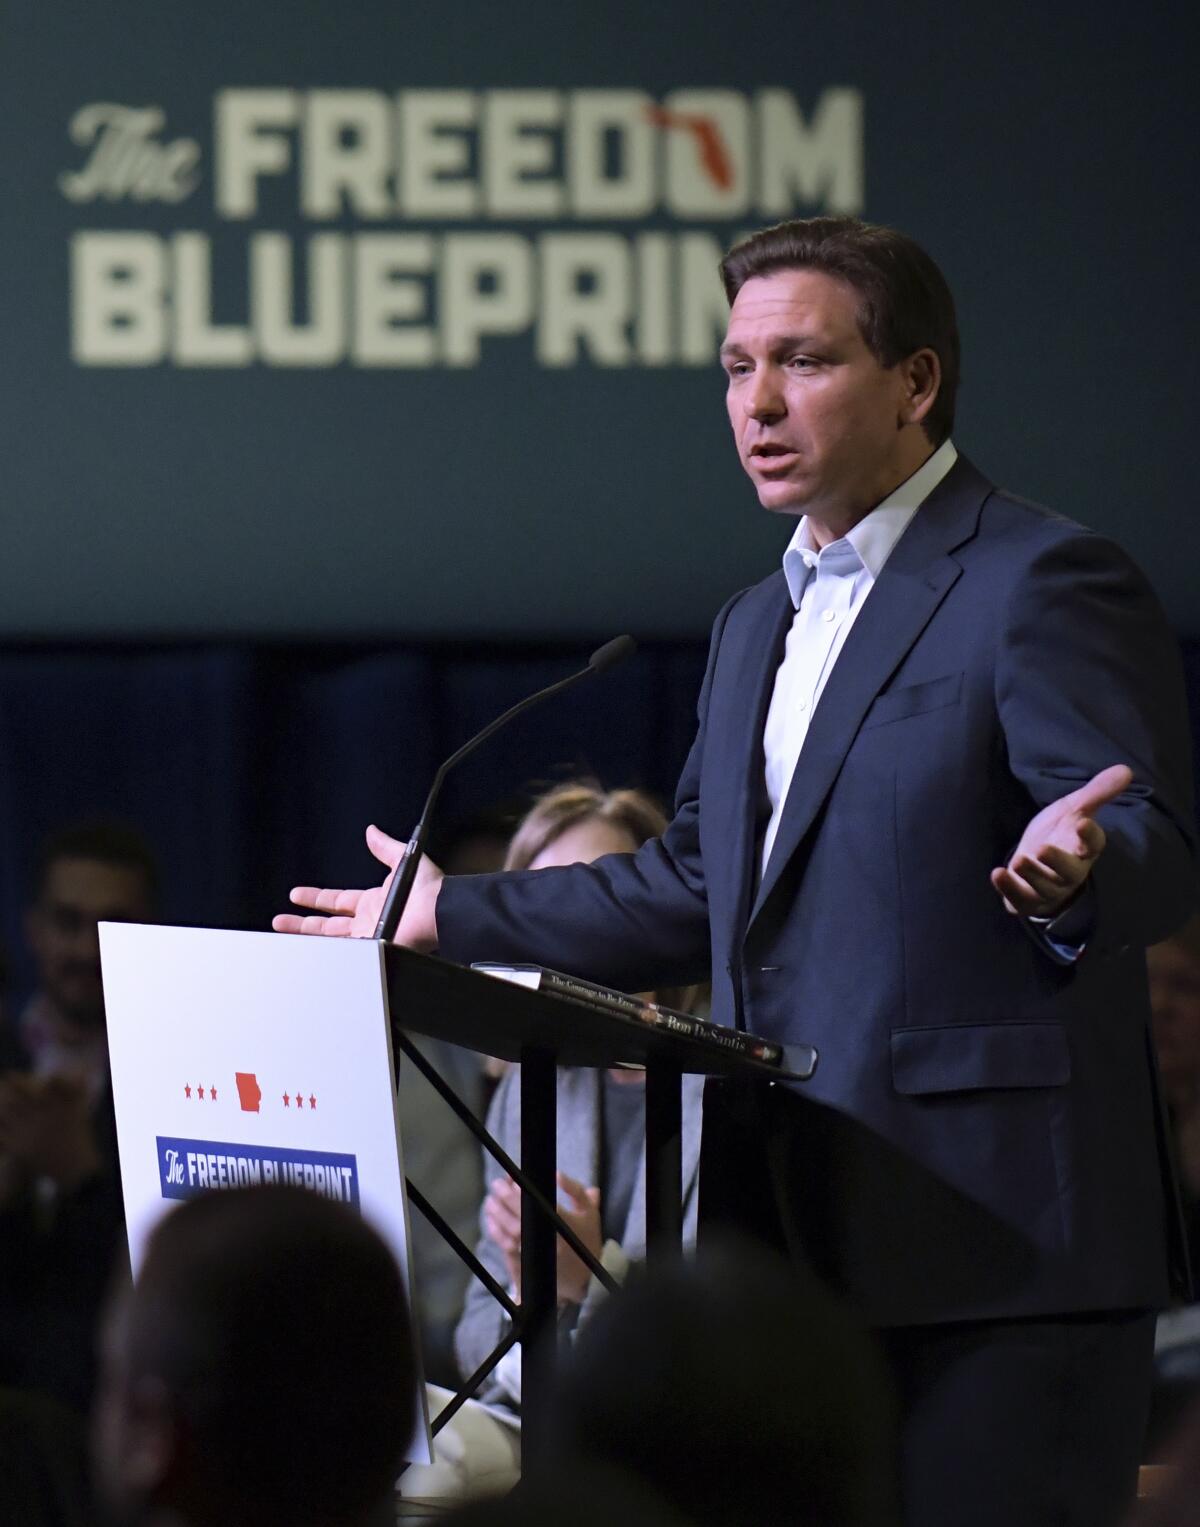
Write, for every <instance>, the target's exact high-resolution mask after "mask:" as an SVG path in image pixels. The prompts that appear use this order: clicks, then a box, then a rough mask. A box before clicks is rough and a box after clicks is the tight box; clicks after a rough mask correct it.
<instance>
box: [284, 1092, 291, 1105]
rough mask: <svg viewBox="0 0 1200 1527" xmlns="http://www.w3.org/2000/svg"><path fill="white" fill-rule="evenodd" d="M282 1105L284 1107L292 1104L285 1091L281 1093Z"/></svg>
mask: <svg viewBox="0 0 1200 1527" xmlns="http://www.w3.org/2000/svg"><path fill="white" fill-rule="evenodd" d="M283 1106H284V1107H285V1108H290V1107H291V1106H292V1104H291V1099H290V1098H289V1097H288V1095H287V1093H286V1092H285V1093H284V1094H283Z"/></svg>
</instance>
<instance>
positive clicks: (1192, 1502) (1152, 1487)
mask: <svg viewBox="0 0 1200 1527" xmlns="http://www.w3.org/2000/svg"><path fill="white" fill-rule="evenodd" d="M1128 1527H1200V1401H1198V1402H1196V1403H1194V1404H1193V1405H1192V1406H1191V1408H1190V1409H1189V1410H1188V1412H1187V1413H1186V1414H1185V1416H1184V1417H1183V1420H1182V1422H1181V1423H1180V1424H1179V1425H1178V1426H1177V1427H1176V1429H1175V1431H1174V1433H1173V1435H1172V1436H1171V1438H1170V1441H1169V1443H1168V1446H1167V1447H1166V1449H1165V1451H1164V1453H1163V1456H1162V1460H1161V1462H1160V1463H1159V1464H1157V1465H1155V1466H1154V1467H1152V1468H1150V1469H1143V1470H1142V1477H1141V1478H1140V1479H1139V1481H1138V1501H1137V1506H1136V1508H1135V1509H1134V1511H1133V1512H1132V1514H1131V1516H1130V1518H1129V1523H1128Z"/></svg>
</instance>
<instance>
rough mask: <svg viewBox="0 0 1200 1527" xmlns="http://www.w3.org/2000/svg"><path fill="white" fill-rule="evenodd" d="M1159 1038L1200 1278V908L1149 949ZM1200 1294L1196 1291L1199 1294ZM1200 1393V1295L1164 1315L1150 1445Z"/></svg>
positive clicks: (1166, 1435)
mask: <svg viewBox="0 0 1200 1527" xmlns="http://www.w3.org/2000/svg"><path fill="white" fill-rule="evenodd" d="M1146 960H1147V965H1148V967H1149V971H1150V1006H1151V1010H1152V1013H1153V1019H1154V1045H1155V1049H1156V1051H1157V1052H1158V1067H1159V1073H1160V1075H1161V1077H1162V1089H1163V1095H1164V1097H1165V1099H1166V1104H1167V1118H1168V1121H1169V1124H1170V1128H1171V1133H1172V1136H1173V1143H1174V1147H1175V1159H1176V1164H1177V1166H1178V1170H1179V1190H1180V1199H1181V1202H1182V1207H1183V1220H1184V1231H1185V1234H1186V1236H1187V1243H1188V1251H1189V1254H1190V1257H1191V1263H1192V1277H1193V1281H1195V1279H1196V1278H1197V1277H1198V1276H1200V914H1197V915H1196V916H1193V917H1192V918H1191V919H1190V920H1189V921H1188V922H1187V923H1185V924H1184V926H1183V927H1182V928H1181V929H1180V930H1179V932H1178V933H1177V934H1175V935H1174V937H1173V938H1169V939H1167V940H1166V941H1165V942H1163V943H1161V944H1156V945H1154V947H1153V948H1151V949H1150V950H1148V951H1147V955H1146ZM1193 1298H1195V1295H1193ZM1197 1396H1200V1303H1195V1302H1193V1303H1192V1304H1190V1305H1185V1306H1182V1307H1179V1308H1177V1309H1174V1310H1168V1311H1167V1312H1166V1313H1165V1314H1164V1315H1162V1316H1160V1317H1159V1321H1158V1327H1157V1331H1156V1335H1155V1353H1154V1398H1153V1405H1152V1410H1151V1417H1150V1435H1149V1442H1148V1448H1147V1452H1148V1454H1149V1456H1151V1457H1155V1458H1157V1457H1159V1456H1161V1449H1162V1447H1163V1446H1164V1444H1166V1443H1167V1442H1168V1440H1169V1439H1170V1438H1171V1437H1172V1436H1173V1434H1174V1433H1175V1431H1176V1428H1177V1426H1178V1424H1179V1420H1180V1417H1181V1415H1182V1414H1183V1412H1184V1411H1185V1409H1186V1408H1187V1406H1188V1404H1189V1402H1191V1401H1192V1400H1194V1399H1195V1398H1196V1397H1197Z"/></svg>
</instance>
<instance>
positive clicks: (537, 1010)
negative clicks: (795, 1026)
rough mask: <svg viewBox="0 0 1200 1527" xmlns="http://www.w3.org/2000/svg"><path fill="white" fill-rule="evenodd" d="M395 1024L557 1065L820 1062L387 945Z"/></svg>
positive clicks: (774, 1071)
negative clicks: (723, 1045)
mask: <svg viewBox="0 0 1200 1527" xmlns="http://www.w3.org/2000/svg"><path fill="white" fill-rule="evenodd" d="M386 961H387V980H388V998H389V1002H390V1006H391V1014H392V1022H393V1023H395V1024H397V1025H399V1027H401V1028H403V1029H407V1030H409V1031H411V1032H412V1033H415V1034H427V1035H430V1036H431V1037H433V1038H435V1039H445V1040H449V1041H450V1042H451V1043H452V1044H458V1045H463V1046H465V1047H466V1048H467V1049H468V1050H477V1051H479V1052H480V1053H481V1054H483V1055H495V1056H497V1057H498V1058H499V1059H500V1060H511V1061H519V1060H520V1059H521V1056H522V1053H523V1052H524V1051H527V1050H543V1051H548V1052H550V1053H551V1054H553V1056H554V1058H555V1061H556V1062H557V1064H558V1065H560V1066H594V1067H606V1066H613V1065H618V1064H620V1063H621V1062H629V1063H631V1064H634V1065H643V1066H644V1065H646V1063H647V1062H650V1061H657V1062H666V1063H667V1064H668V1065H670V1066H671V1067H672V1068H674V1069H675V1070H678V1071H688V1072H696V1073H700V1074H703V1075H707V1076H757V1077H759V1078H761V1079H766V1080H774V1081H803V1080H805V1079H806V1078H807V1077H809V1076H811V1075H812V1073H813V1070H814V1068H815V1066H816V1059H817V1057H816V1051H815V1050H814V1049H813V1048H812V1046H811V1045H802V1044H801V1045H787V1046H785V1047H784V1062H785V1063H784V1064H783V1065H779V1066H772V1065H767V1064H766V1063H765V1062H763V1061H760V1060H756V1059H754V1058H753V1057H752V1056H748V1055H742V1054H739V1053H738V1052H736V1051H731V1050H723V1049H720V1048H719V1047H718V1046H717V1045H715V1044H708V1043H706V1042H705V1041H703V1040H696V1039H689V1038H687V1037H685V1036H683V1035H680V1034H676V1033H673V1032H671V1031H670V1030H666V1029H656V1028H651V1027H649V1026H648V1025H646V1024H644V1023H641V1022H639V1021H638V1020H637V1019H636V1018H632V1017H626V1016H625V1015H624V1014H623V1013H618V1012H604V1011H601V1010H599V1009H596V1008H592V1007H589V1006H587V1005H586V1004H584V1003H582V1002H572V1001H571V1000H569V999H568V998H564V997H559V996H551V995H550V994H549V993H547V992H540V991H531V990H529V988H528V987H523V986H517V985H515V984H513V983H510V982H507V981H502V980H499V979H497V978H496V977H495V976H488V975H484V974H482V973H481V972H480V971H477V970H469V969H467V968H466V967H465V966H462V965H452V964H450V963H449V961H447V960H439V959H437V958H436V956H433V955H427V954H416V953H414V952H413V951H412V950H411V949H403V948H400V947H399V946H397V945H395V944H389V945H388V946H387V952H386Z"/></svg>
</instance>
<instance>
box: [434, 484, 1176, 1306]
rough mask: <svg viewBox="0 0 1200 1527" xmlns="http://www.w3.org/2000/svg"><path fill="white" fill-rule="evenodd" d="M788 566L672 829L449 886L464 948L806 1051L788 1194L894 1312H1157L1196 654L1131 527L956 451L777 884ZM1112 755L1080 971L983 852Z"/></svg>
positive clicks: (795, 800)
mask: <svg viewBox="0 0 1200 1527" xmlns="http://www.w3.org/2000/svg"><path fill="white" fill-rule="evenodd" d="M792 613H793V611H792V606H791V603H790V600H789V598H788V594H787V590H786V585H785V583H784V579H783V575H782V573H781V572H780V573H775V574H773V575H772V576H771V577H769V578H767V579H766V580H765V581H764V582H762V583H760V584H758V585H757V586H756V587H754V588H752V589H749V590H747V591H745V592H743V593H742V594H739V595H737V596H736V597H735V598H734V599H732V600H731V601H730V602H729V603H728V604H727V605H726V606H725V608H724V609H723V610H722V611H721V613H720V615H719V616H718V618H717V621H716V625H715V628H714V632H713V637H712V645H711V649H710V654H709V661H708V668H707V672H706V674H705V679H704V684H703V688H702V691H701V696H700V703H699V730H698V734H697V737H696V741H695V743H694V745H693V748H692V751H691V754H690V756H689V759H688V762H687V764H686V766H685V768H684V771H683V775H682V778H681V781H680V785H679V791H678V796H677V801H676V811H675V816H674V818H673V820H672V822H671V824H670V827H669V828H668V831H667V832H666V834H665V835H664V837H663V838H662V839H661V840H658V841H656V842H655V843H652V844H648V845H646V847H645V848H643V849H642V850H641V851H640V852H639V853H637V854H636V855H632V856H627V855H614V856H610V857H608V858H606V859H602V860H600V861H598V862H597V863H596V864H594V865H590V866H578V867H571V868H568V869H561V870H560V869H554V870H544V871H536V872H526V873H524V874H520V875H515V876H514V875H509V876H479V877H470V878H468V879H465V880H458V881H454V880H452V881H448V882H447V883H446V885H445V886H444V887H443V890H442V894H441V899H440V901H439V904H438V928H439V937H440V949H441V952H442V953H443V955H445V956H446V957H448V958H451V959H462V960H467V959H488V960H515V959H532V960H536V961H538V962H540V963H543V964H547V965H551V966H557V967H559V968H566V969H570V970H573V971H575V972H577V973H578V974H581V975H584V976H587V977H590V978H592V979H596V980H601V981H607V982H609V983H610V984H613V985H616V986H619V987H623V988H625V989H629V990H645V989H647V988H649V987H653V986H655V985H662V984H667V983H672V984H673V983H678V982H681V981H685V980H688V979H694V978H695V977H697V976H699V975H707V974H708V972H709V969H710V968H711V973H712V980H713V1005H714V1011H713V1017H714V1018H715V1019H716V1020H717V1021H718V1022H724V1023H737V1024H739V1025H742V1026H744V1027H746V1028H748V1029H750V1030H752V1031H754V1032H755V1033H758V1034H761V1035H765V1036H767V1037H769V1038H772V1039H778V1040H782V1041H783V1042H784V1043H788V1042H789V1041H803V1042H806V1043H810V1044H813V1045H815V1046H816V1047H817V1050H818V1052H819V1056H820V1060H819V1064H818V1066H817V1070H816V1073H815V1075H814V1076H813V1078H812V1079H811V1081H809V1082H808V1083H806V1084H804V1085H803V1087H802V1088H799V1089H797V1091H798V1095H799V1099H800V1101H799V1102H798V1103H797V1104H796V1106H795V1108H794V1109H793V1110H792V1111H793V1113H794V1114H795V1116H796V1120H797V1129H798V1133H799V1140H800V1147H799V1150H798V1159H799V1161H800V1163H801V1171H800V1175H799V1178H798V1180H797V1182H796V1185H795V1190H794V1194H793V1196H794V1200H795V1201H794V1203H793V1205H792V1212H793V1213H794V1216H795V1224H796V1227H797V1229H798V1232H799V1234H800V1236H801V1239H802V1240H803V1242H804V1244H805V1245H806V1246H807V1247H808V1248H809V1250H810V1253H811V1254H812V1256H813V1260H814V1262H815V1263H816V1265H817V1266H818V1267H819V1268H820V1269H821V1270H822V1271H824V1272H826V1273H827V1275H829V1276H830V1277H831V1278H832V1279H833V1280H834V1281H835V1282H836V1283H837V1284H838V1285H840V1286H841V1287H842V1288H843V1289H844V1290H845V1291H846V1292H847V1293H848V1294H850V1296H851V1297H852V1298H854V1299H855V1300H856V1302H857V1303H858V1304H859V1306H860V1307H861V1308H862V1309H863V1310H864V1311H865V1312H866V1314H867V1315H868V1317H869V1318H870V1319H872V1320H873V1321H875V1322H877V1323H879V1324H910V1323H916V1322H924V1321H942V1320H952V1319H974V1318H992V1317H1002V1316H1016V1315H1027V1314H1046V1313H1055V1312H1063V1311H1071V1310H1087V1309H1115V1308H1123V1307H1129V1308H1134V1307H1142V1308H1144V1307H1150V1306H1154V1305H1157V1304H1159V1303H1161V1302H1163V1301H1164V1300H1165V1298H1166V1296H1167V1293H1168V1240H1169V1232H1170V1222H1171V1220H1172V1217H1173V1216H1172V1208H1173V1206H1172V1205H1171V1203H1170V1178H1169V1171H1167V1170H1166V1169H1165V1168H1164V1158H1163V1155H1162V1150H1161V1130H1160V1128H1159V1117H1158V1107H1157V1095H1156V1088H1155V1081H1154V1076H1153V1061H1152V1057H1151V1054H1150V1050H1149V1044H1148V1016H1149V1012H1148V1000H1147V993H1146V980H1145V965H1144V958H1143V950H1144V947H1145V946H1146V945H1147V944H1149V943H1151V942H1154V941H1155V940H1157V939H1159V938H1161V937H1163V936H1165V935H1166V934H1167V933H1168V932H1169V931H1170V930H1171V929H1172V928H1173V927H1174V926H1175V925H1176V924H1178V923H1179V922H1180V921H1181V920H1182V918H1183V917H1184V915H1186V912H1187V909H1188V906H1189V904H1190V902H1191V899H1192V896H1193V891H1194V850H1195V844H1194V829H1193V826H1192V807H1191V783H1190V767H1189V756H1188V742H1187V727H1186V718H1185V710H1184V702H1183V689H1182V682H1181V675H1180V663H1179V655H1178V649H1177V646H1176V644H1175V642H1174V640H1173V638H1172V637H1171V634H1170V632H1169V630H1168V629H1167V626H1166V623H1165V621H1164V619H1163V616H1162V613H1161V611H1160V609H1159V607H1158V604H1157V602H1156V600H1155V598H1154V596H1153V594H1152V593H1151V592H1150V590H1149V588H1148V586H1147V585H1146V583H1145V581H1144V579H1143V578H1142V576H1141V575H1140V574H1139V573H1138V571H1137V570H1136V568H1135V567H1134V566H1133V565H1132V564H1131V562H1130V561H1129V559H1128V558H1127V557H1126V556H1125V555H1124V553H1123V552H1121V551H1120V550H1119V549H1118V548H1117V547H1116V546H1115V545H1113V544H1112V543H1111V542H1108V541H1106V540H1104V539H1103V538H1102V537H1100V536H1098V535H1095V534H1094V533H1092V532H1091V531H1088V530H1086V529H1084V528H1083V527H1081V526H1079V525H1076V524H1074V523H1072V522H1071V521H1069V520H1066V519H1063V518H1060V517H1058V516H1055V515H1052V514H1050V513H1048V512H1047V511H1045V510H1043V509H1040V508H1037V507H1036V506H1034V505H1031V504H1028V503H1025V502H1023V501H1021V500H1019V499H1016V498H1013V497H1012V496H1010V495H1008V494H1006V493H1004V492H1001V491H999V490H997V489H995V488H994V487H993V486H992V485H991V484H990V483H988V482H987V481H986V480H985V479H984V478H983V477H982V476H981V475H980V474H979V473H978V472H977V471H976V470H975V469H974V468H973V467H972V466H971V465H970V464H969V463H968V462H967V461H965V460H964V459H962V458H960V459H959V461H958V463H957V464H956V466H955V467H954V468H953V470H952V471H951V472H950V473H949V475H948V476H947V477H946V478H945V479H944V481H943V482H942V483H941V484H940V485H939V486H938V487H937V488H936V489H935V490H934V492H933V493H932V494H931V495H930V497H929V498H928V499H927V500H926V502H925V503H924V504H923V505H922V507H921V508H920V510H919V511H918V512H917V514H916V516H915V517H914V519H913V520H912V522H911V524H910V525H909V527H908V529H907V530H906V531H905V533H904V535H903V536H902V537H901V539H900V541H899V542H898V543H897V545H896V548H895V550H894V551H893V553H892V555H891V557H890V558H889V560H888V562H887V564H886V566H885V567H884V569H883V570H882V572H881V575H880V577H879V579H878V581H877V582H876V584H875V586H874V588H873V589H872V591H871V594H870V597H869V598H868V599H867V601H866V604H865V605H864V606H863V609H862V610H861V612H860V613H859V615H858V618H857V619H856V621H855V623H854V626H853V628H852V629H851V631H850V633H849V635H848V637H847V639H846V642H845V645H844V647H843V649H842V652H841V655H840V657H839V659H838V662H837V665H836V667H835V669H834V670H833V672H832V674H831V675H830V678H829V680H828V683H827V684H826V687H825V690H824V692H823V694H822V696H821V699H820V702H819V704H818V706H817V709H816V712H815V714H814V716H813V719H812V723H811V727H810V729H809V732H808V735H807V738H806V740H805V743H804V748H803V751H802V753H801V756H800V760H799V762H798V764H797V767H796V771H795V774H794V776H793V779H792V783H791V787H790V789H789V792H788V796H787V800H786V804H785V808H784V813H783V817H782V822H781V826H780V830H779V834H778V837H777V839H776V842H775V845H774V849H773V852H772V855H771V859H770V863H769V864H768V866H767V870H766V874H765V876H764V877H763V879H762V882H761V884H759V883H757V877H756V856H757V854H758V852H759V834H760V832H761V829H762V826H763V819H762V812H761V806H760V802H761V800H762V784H761V780H762V773H763V748H762V737H763V727H764V724H765V717H766V710H767V706H768V703H769V700H770V696H771V690H772V687H773V681H774V675H775V671H776V668H777V666H778V663H779V661H780V658H781V654H782V646H783V640H784V637H785V634H786V632H787V629H788V626H789V624H790V621H791V617H792ZM1114 763H1128V764H1129V765H1130V767H1131V768H1132V770H1133V772H1134V776H1135V777H1134V783H1133V784H1132V786H1131V787H1130V789H1129V790H1128V791H1127V792H1125V793H1124V794H1123V795H1122V796H1121V798H1120V799H1119V800H1117V801H1115V802H1113V803H1112V804H1111V805H1109V806H1107V807H1105V808H1103V809H1102V810H1101V812H1100V814H1099V817H1100V821H1101V822H1102V824H1103V826H1104V829H1105V831H1106V833H1107V835H1108V842H1107V846H1106V849H1105V851H1104V853H1103V855H1102V857H1101V858H1100V860H1099V861H1098V863H1097V865H1096V868H1095V870H1094V873H1093V876H1092V880H1091V885H1090V889H1089V892H1088V894H1089V896H1090V898H1091V911H1092V931H1091V934H1090V936H1089V939H1088V943H1087V947H1086V950H1085V953H1084V954H1083V956H1082V957H1081V958H1080V959H1079V960H1078V961H1077V962H1076V963H1074V964H1065V963H1062V962H1061V961H1060V960H1058V959H1056V958H1055V957H1054V953H1053V950H1052V949H1051V948H1049V946H1047V944H1046V943H1045V940H1044V939H1042V938H1040V937H1039V936H1038V935H1037V933H1036V932H1035V931H1034V930H1032V929H1031V928H1030V927H1029V925H1027V924H1025V923H1023V922H1021V921H1020V920H1018V919H1016V918H1014V917H1012V916H1011V915H1010V914H1008V913H1007V912H1006V911H1005V910H1004V908H1003V906H1002V904H1001V902H1000V900H999V898H998V897H997V895H996V893H995V891H994V890H993V888H992V886H991V884H990V882H989V872H990V871H991V870H992V869H993V868H994V867H995V866H996V865H998V864H1001V863H1003V862H1004V861H1005V860H1006V859H1007V858H1008V856H1009V855H1010V854H1011V852H1012V850H1013V848H1014V847H1015V845H1016V843H1017V841H1018V839H1019V838H1020V835H1021V833H1022V831H1023V830H1024V828H1025V826H1026V824H1027V823H1028V821H1029V819H1030V817H1031V816H1032V815H1033V813H1034V812H1035V811H1037V810H1038V809H1039V808H1040V807H1042V806H1044V805H1046V804H1048V803H1049V802H1051V801H1053V800H1055V799H1057V798H1058V797H1060V796H1062V795H1063V794H1065V793H1066V792H1067V791H1069V790H1071V789H1073V788H1075V787H1076V786H1078V785H1080V784H1082V783H1084V782H1085V781H1086V780H1088V779H1090V778H1091V777H1092V775H1093V774H1095V773H1096V772H1097V771H1098V770H1100V769H1102V768H1104V767H1106V766H1107V765H1109V764H1114Z"/></svg>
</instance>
